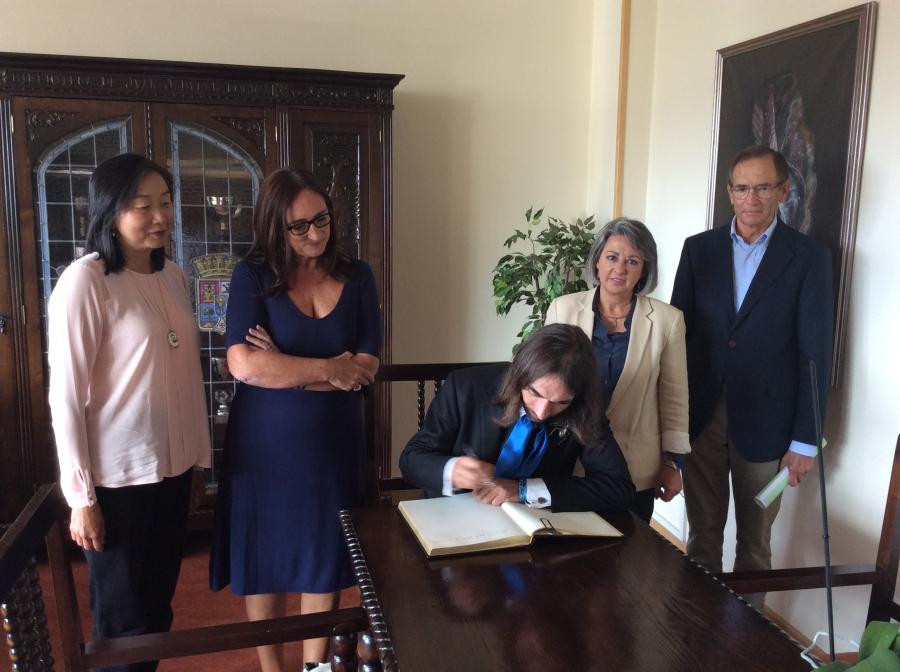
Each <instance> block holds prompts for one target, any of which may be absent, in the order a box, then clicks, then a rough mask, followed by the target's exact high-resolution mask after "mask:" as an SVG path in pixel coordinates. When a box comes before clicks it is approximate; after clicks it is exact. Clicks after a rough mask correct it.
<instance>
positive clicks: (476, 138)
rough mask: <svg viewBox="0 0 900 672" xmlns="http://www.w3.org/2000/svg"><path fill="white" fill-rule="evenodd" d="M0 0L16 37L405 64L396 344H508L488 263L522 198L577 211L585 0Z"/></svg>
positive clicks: (582, 164) (15, 41) (347, 63)
mask: <svg viewBox="0 0 900 672" xmlns="http://www.w3.org/2000/svg"><path fill="white" fill-rule="evenodd" d="M248 7H250V6H249V5H248V4H247V3H246V2H245V1H243V0H242V1H240V2H237V1H235V0H193V1H192V2H183V1H180V0H179V1H175V0H157V1H156V2H153V3H149V4H144V5H140V6H138V5H135V4H134V3H128V2H113V1H111V0H82V1H81V2H77V3H66V2H50V1H48V0H30V1H29V2H19V1H16V0H0V45H2V46H0V48H2V49H3V50H4V51H11V52H33V53H55V54H73V55H90V56H115V57H129V58H150V59H165V60H183V61H200V62H216V63H238V64H248V65H274V66H287V67H308V68H327V69H336V70H356V71H366V72H391V73H403V74H405V75H406V79H405V80H403V81H402V82H401V83H400V85H399V87H398V88H397V90H396V97H395V103H396V112H395V116H394V185H395V192H394V247H393V255H394V256H393V259H394V288H395V289H394V306H395V308H394V353H395V354H394V360H395V361H397V362H422V361H451V360H457V361H459V360H461V361H466V360H468V361H478V360H491V359H505V358H506V357H507V356H508V354H509V352H510V348H511V346H512V344H513V342H514V334H515V333H516V331H517V330H518V326H519V323H520V322H521V321H522V317H523V316H524V313H520V314H519V315H517V316H516V317H515V318H498V317H496V316H495V313H494V305H493V299H492V296H491V282H490V271H491V268H492V267H493V265H494V263H495V262H496V260H497V259H499V257H500V256H501V255H502V254H503V253H504V249H503V247H502V241H503V240H505V239H506V238H507V237H508V236H509V235H510V234H511V232H512V230H513V228H514V227H515V226H520V225H521V224H522V223H524V213H525V210H526V209H527V208H528V207H529V205H531V204H532V203H534V204H536V205H545V206H546V207H547V211H548V213H552V214H555V215H557V216H560V217H567V218H568V217H575V216H581V215H584V214H585V212H584V207H585V193H586V191H587V189H586V165H587V163H588V155H589V152H588V147H587V143H586V138H587V136H588V120H589V116H590V115H589V110H590V76H591V67H592V59H591V50H592V37H593V22H594V3H593V0H565V1H564V2H563V3H547V2H542V1H541V0H502V1H498V0H492V1H491V2H481V1H478V0H457V1H455V2H450V3H445V2H410V1H407V0H379V1H378V2H351V1H349V0H304V1H303V2H297V1H296V0H266V1H265V2H260V3H255V4H253V5H252V11H248Z"/></svg>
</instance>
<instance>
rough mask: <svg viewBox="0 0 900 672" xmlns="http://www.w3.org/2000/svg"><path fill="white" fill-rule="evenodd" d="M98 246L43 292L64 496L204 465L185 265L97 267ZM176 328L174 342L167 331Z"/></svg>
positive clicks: (88, 494) (77, 500)
mask: <svg viewBox="0 0 900 672" xmlns="http://www.w3.org/2000/svg"><path fill="white" fill-rule="evenodd" d="M103 268H104V266H103V262H102V261H100V260H99V257H98V255H97V254H89V255H86V256H84V257H82V258H81V259H78V260H76V261H74V262H73V263H72V264H71V265H70V266H69V267H68V268H67V269H66V270H65V271H64V272H63V274H62V276H61V277H60V279H59V281H58V282H57V284H56V288H55V289H54V290H53V294H52V295H51V296H50V302H49V307H48V350H49V353H48V355H49V361H50V411H51V414H52V417H53V432H54V435H55V436H56V450H57V454H58V456H59V469H60V484H61V486H62V491H63V494H64V495H65V497H66V500H67V501H68V503H69V506H71V507H73V508H76V507H83V506H89V505H91V504H93V503H94V502H96V501H97V499H96V495H95V493H94V486H97V485H100V486H104V487H111V488H116V487H121V486H125V485H140V484H144V483H157V482H159V481H161V480H162V479H163V478H165V477H168V476H177V475H178V474H182V473H184V472H185V471H187V470H188V469H190V468H191V467H192V466H194V465H197V466H201V467H208V466H209V465H210V442H209V425H208V421H207V408H206V400H205V393H204V389H203V377H202V374H201V370H200V358H199V343H198V337H197V324H196V322H195V321H194V317H193V313H192V310H191V305H190V299H189V298H188V294H187V284H186V281H185V278H184V274H183V273H182V272H181V270H180V269H179V268H178V266H176V265H175V264H173V263H172V262H170V261H166V265H165V268H164V269H163V270H162V271H160V272H158V273H151V274H148V275H144V274H141V273H135V272H133V271H130V270H128V269H124V270H122V271H121V272H119V273H110V274H109V275H104V273H103ZM170 331H174V332H175V334H177V339H178V347H176V348H173V347H170V345H169V339H168V334H169V332H170Z"/></svg>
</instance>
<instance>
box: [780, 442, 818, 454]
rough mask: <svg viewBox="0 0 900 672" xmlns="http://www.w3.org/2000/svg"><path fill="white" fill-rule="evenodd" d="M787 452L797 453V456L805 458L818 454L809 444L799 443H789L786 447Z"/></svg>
mask: <svg viewBox="0 0 900 672" xmlns="http://www.w3.org/2000/svg"><path fill="white" fill-rule="evenodd" d="M788 450H790V451H791V452H794V453H797V454H798V455H806V457H815V456H816V455H818V454H819V451H818V450H816V447H815V446H814V445H812V444H811V443H801V442H800V441H796V440H794V441H791V445H790V446H788Z"/></svg>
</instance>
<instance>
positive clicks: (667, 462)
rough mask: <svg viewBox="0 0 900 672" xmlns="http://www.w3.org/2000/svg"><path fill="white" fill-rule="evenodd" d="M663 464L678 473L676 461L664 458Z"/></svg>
mask: <svg viewBox="0 0 900 672" xmlns="http://www.w3.org/2000/svg"><path fill="white" fill-rule="evenodd" d="M663 464H664V465H666V466H667V467H671V468H672V469H674V470H675V471H678V465H677V464H676V463H675V460H673V459H672V458H671V457H664V458H663Z"/></svg>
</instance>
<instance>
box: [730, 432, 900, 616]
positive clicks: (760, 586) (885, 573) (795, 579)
mask: <svg viewBox="0 0 900 672" xmlns="http://www.w3.org/2000/svg"><path fill="white" fill-rule="evenodd" d="M898 561H900V436H898V437H897V445H896V447H895V448H894V461H893V467H892V468H891V481H890V485H889V487H888V494H887V501H886V503H885V506H884V520H883V521H882V524H881V539H880V541H879V543H878V551H877V553H876V556H875V563H874V564H871V563H868V564H856V565H836V566H833V567H832V568H831V585H832V586H834V587H835V588H837V587H841V586H866V585H868V586H872V593H871V596H870V598H869V611H868V615H867V616H866V623H868V622H870V621H889V620H891V619H894V620H897V621H900V604H898V603H897V602H896V601H895V600H894V588H895V587H896V585H897V568H898ZM717 576H718V578H719V579H720V580H721V581H723V582H724V583H725V584H726V585H727V586H728V587H729V588H731V589H732V590H734V591H735V592H736V593H764V592H771V591H780V590H805V589H808V588H824V587H825V568H824V567H796V568H790V569H772V570H768V571H757V572H724V573H721V574H718V575H717Z"/></svg>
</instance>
